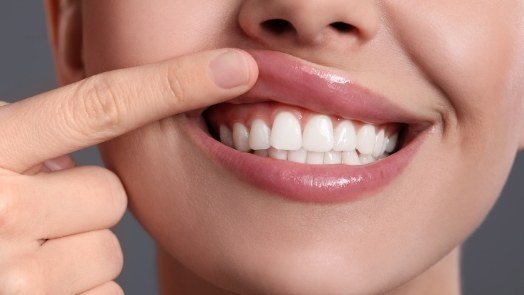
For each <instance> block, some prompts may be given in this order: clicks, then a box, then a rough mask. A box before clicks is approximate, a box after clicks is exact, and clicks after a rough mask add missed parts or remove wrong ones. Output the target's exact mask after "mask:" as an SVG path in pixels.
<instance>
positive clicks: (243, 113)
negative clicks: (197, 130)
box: [206, 102, 400, 134]
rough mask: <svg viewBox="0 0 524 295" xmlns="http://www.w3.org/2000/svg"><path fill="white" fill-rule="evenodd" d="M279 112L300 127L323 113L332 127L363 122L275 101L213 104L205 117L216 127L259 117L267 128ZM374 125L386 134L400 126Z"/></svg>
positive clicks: (361, 124)
mask: <svg viewBox="0 0 524 295" xmlns="http://www.w3.org/2000/svg"><path fill="white" fill-rule="evenodd" d="M281 112H290V113H292V114H294V115H295V117H296V118H297V119H298V120H299V122H300V124H301V126H302V129H304V126H305V125H306V124H307V122H308V121H309V118H310V117H311V116H315V115H325V116H328V117H330V118H331V120H332V122H333V127H336V126H337V123H338V122H339V121H342V120H349V121H351V122H352V123H353V124H354V126H355V128H356V129H357V130H359V129H360V127H361V126H363V125H365V124H371V123H364V122H361V121H358V120H354V119H347V118H342V117H340V116H333V115H326V114H321V113H316V112H313V111H311V110H308V109H305V108H301V107H297V106H290V105H284V104H281V103H277V102H262V103H255V104H236V105H234V104H221V105H217V106H214V107H213V108H212V109H210V111H209V112H208V113H207V115H206V117H207V119H208V121H209V122H210V123H211V124H212V125H213V126H214V127H215V128H218V127H219V126H220V125H226V126H228V127H229V128H232V127H233V125H234V124H235V123H242V124H244V125H245V126H247V127H250V126H251V124H252V122H253V121H255V120H256V119H261V120H262V121H264V122H265V123H266V124H267V126H269V128H271V127H272V125H273V121H274V119H275V116H276V115H278V114H279V113H281ZM371 125H373V126H376V127H377V128H379V129H382V128H384V129H385V132H386V134H393V133H395V132H397V131H398V130H399V128H400V124H399V123H387V124H380V125H376V124H371Z"/></svg>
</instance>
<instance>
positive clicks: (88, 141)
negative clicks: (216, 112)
mask: <svg viewBox="0 0 524 295" xmlns="http://www.w3.org/2000/svg"><path fill="white" fill-rule="evenodd" d="M257 75H258V69H257V66H256V62H255V61H254V59H253V58H252V57H251V56H250V55H249V54H248V53H246V52H244V51H241V50H236V49H220V50H213V51H206V52H201V53H196V54H191V55H186V56H182V57H177V58H175V59H172V60H169V61H166V62H163V63H160V64H155V65H147V66H141V67H136V68H129V69H122V70H116V71H111V72H107V73H103V74H98V75H95V76H92V77H90V78H87V79H85V80H82V81H80V82H77V83H74V84H71V85H68V86H65V87H63V88H59V89H55V90H53V91H50V92H47V93H44V94H40V95H37V96H34V97H32V98H29V99H25V100H22V101H20V102H17V103H14V104H10V105H7V106H4V107H1V108H0V138H1V140H0V167H1V168H4V169H8V170H11V171H15V172H22V171H25V170H27V169H28V168H29V167H32V166H34V165H36V164H37V163H41V162H43V161H45V160H47V159H50V158H54V157H57V156H60V155H63V154H68V153H70V152H73V151H75V150H79V149H81V148H84V147H87V146H91V145H95V144H98V143H100V142H103V141H107V140H109V139H111V138H113V137H117V136H119V135H122V134H124V133H126V132H129V131H131V130H133V129H136V128H139V127H141V126H143V125H145V124H147V123H150V122H153V121H156V120H160V119H162V118H165V117H168V116H171V115H174V114H178V113H182V112H187V111H190V110H193V109H198V108H201V107H205V106H208V105H212V104H216V103H219V102H221V101H225V100H227V99H231V98H234V97H236V96H239V95H240V94H242V93H244V92H246V91H248V90H249V89H250V88H251V87H252V86H253V85H254V84H255V81H256V79H257Z"/></svg>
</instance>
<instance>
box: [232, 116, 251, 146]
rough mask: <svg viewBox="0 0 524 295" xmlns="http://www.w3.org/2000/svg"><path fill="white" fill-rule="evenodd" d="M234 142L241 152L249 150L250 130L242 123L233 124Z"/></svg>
mask: <svg viewBox="0 0 524 295" xmlns="http://www.w3.org/2000/svg"><path fill="white" fill-rule="evenodd" d="M233 142H234V144H235V149H236V150H239V151H241V152H249V151H250V148H249V131H248V130H247V128H246V126H244V124H242V123H235V124H234V125H233Z"/></svg>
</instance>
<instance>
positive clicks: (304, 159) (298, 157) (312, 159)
mask: <svg viewBox="0 0 524 295" xmlns="http://www.w3.org/2000/svg"><path fill="white" fill-rule="evenodd" d="M251 153H252V154H254V155H257V156H260V157H269V158H272V159H277V160H285V161H290V162H295V163H301V164H310V165H337V164H344V165H351V166H358V165H366V164H371V163H374V162H376V161H379V160H381V159H383V158H385V157H387V156H389V154H388V153H385V154H383V155H380V156H379V157H374V156H373V155H363V154H359V152H357V151H352V152H335V151H332V152H324V153H319V152H308V151H305V150H303V149H300V150H296V151H285V150H278V149H274V148H270V149H267V150H257V151H252V152H251Z"/></svg>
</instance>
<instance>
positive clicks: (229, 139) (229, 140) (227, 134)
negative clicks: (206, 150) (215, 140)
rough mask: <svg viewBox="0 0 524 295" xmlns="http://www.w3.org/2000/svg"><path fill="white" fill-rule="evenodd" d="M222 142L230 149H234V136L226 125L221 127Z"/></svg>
mask: <svg viewBox="0 0 524 295" xmlns="http://www.w3.org/2000/svg"><path fill="white" fill-rule="evenodd" d="M220 142H222V143H223V144H225V145H227V146H228V147H234V143H233V134H232V133H231V130H229V128H227V126H225V125H220Z"/></svg>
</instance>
